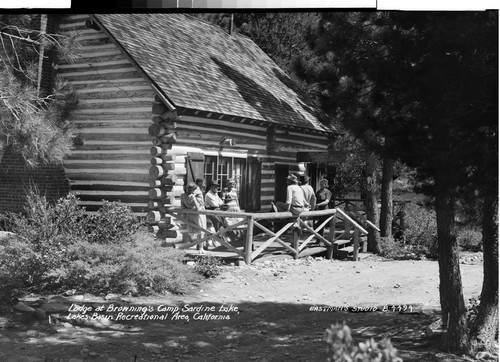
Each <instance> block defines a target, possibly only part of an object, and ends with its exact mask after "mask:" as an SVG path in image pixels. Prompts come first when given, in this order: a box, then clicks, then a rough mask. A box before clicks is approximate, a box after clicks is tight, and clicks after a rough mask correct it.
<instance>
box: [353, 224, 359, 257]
mask: <svg viewBox="0 0 500 362" xmlns="http://www.w3.org/2000/svg"><path fill="white" fill-rule="evenodd" d="M352 247H353V251H352V260H354V261H358V249H359V230H358V229H357V228H354V239H353V245H352Z"/></svg>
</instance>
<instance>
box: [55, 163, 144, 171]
mask: <svg viewBox="0 0 500 362" xmlns="http://www.w3.org/2000/svg"><path fill="white" fill-rule="evenodd" d="M148 166H149V163H148V162H147V161H146V162H144V161H142V162H133V161H130V162H126V163H125V162H98V161H97V160H95V161H94V162H92V160H84V162H65V163H64V168H65V169H67V170H85V169H96V170H97V169H102V170H109V169H116V170H120V172H126V171H129V170H134V171H135V172H145V170H147V169H148Z"/></svg>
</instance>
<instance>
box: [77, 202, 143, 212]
mask: <svg viewBox="0 0 500 362" xmlns="http://www.w3.org/2000/svg"><path fill="white" fill-rule="evenodd" d="M124 205H126V206H129V205H127V204H125V203H124ZM83 206H84V207H85V210H86V211H88V212H91V211H97V210H99V209H100V208H101V207H102V203H99V202H96V203H95V204H85V205H83ZM129 207H130V209H131V210H132V212H134V213H141V214H142V213H143V212H145V211H147V210H146V206H135V205H130V206H129Z"/></svg>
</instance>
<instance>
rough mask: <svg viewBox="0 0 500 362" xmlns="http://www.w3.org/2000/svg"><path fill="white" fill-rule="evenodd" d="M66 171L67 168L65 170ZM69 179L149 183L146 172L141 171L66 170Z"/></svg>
mask: <svg viewBox="0 0 500 362" xmlns="http://www.w3.org/2000/svg"><path fill="white" fill-rule="evenodd" d="M67 171H68V170H67ZM66 174H67V176H68V178H69V179H70V181H72V180H76V181H80V180H85V181H95V182H99V181H116V182H117V184H118V183H120V182H122V181H124V182H145V183H149V177H148V174H147V173H146V172H143V173H123V172H118V171H117V172H95V171H92V172H77V173H73V172H71V173H70V172H66Z"/></svg>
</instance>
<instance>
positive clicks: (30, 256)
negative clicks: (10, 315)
mask: <svg viewBox="0 0 500 362" xmlns="http://www.w3.org/2000/svg"><path fill="white" fill-rule="evenodd" d="M41 263H42V260H41V257H40V255H39V254H38V253H36V252H34V251H33V249H32V248H31V247H30V245H29V244H28V243H27V242H26V241H24V240H22V239H21V238H19V237H17V236H14V237H10V238H8V239H7V241H6V242H5V243H3V244H2V245H0V285H1V286H2V287H1V288H0V302H3V303H8V302H10V301H11V300H12V299H13V298H16V297H21V296H22V295H23V294H24V293H25V291H26V287H29V286H32V285H33V284H34V283H36V282H37V281H38V280H40V279H42V278H43V276H44V274H45V273H46V272H47V271H48V270H47V269H46V268H44V270H40V269H41V268H40V264H41Z"/></svg>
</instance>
